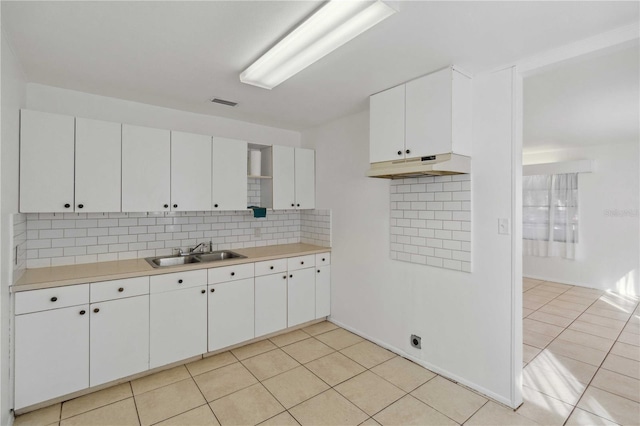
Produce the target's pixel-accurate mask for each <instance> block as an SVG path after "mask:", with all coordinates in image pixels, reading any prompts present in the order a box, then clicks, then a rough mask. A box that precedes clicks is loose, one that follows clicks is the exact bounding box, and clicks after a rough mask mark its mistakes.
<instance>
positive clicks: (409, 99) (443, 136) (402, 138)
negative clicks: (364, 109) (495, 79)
mask: <svg viewBox="0 0 640 426" xmlns="http://www.w3.org/2000/svg"><path fill="white" fill-rule="evenodd" d="M471 90H472V88H471V79H470V78H469V77H467V76H465V75H464V74H462V73H460V72H459V71H457V70H456V69H455V68H452V67H449V68H446V69H443V70H440V71H437V72H435V73H432V74H429V75H426V76H424V77H420V78H418V79H416V80H413V81H410V82H408V83H406V84H403V85H400V86H397V87H394V88H392V89H389V90H385V91H384V92H381V93H378V94H375V95H372V96H371V97H370V99H369V103H370V116H369V119H370V124H369V131H370V134H369V150H370V151H369V153H370V162H371V163H377V162H383V161H393V160H403V159H407V158H419V157H424V156H431V155H437V154H447V153H455V154H460V155H466V156H471V118H472V117H471Z"/></svg>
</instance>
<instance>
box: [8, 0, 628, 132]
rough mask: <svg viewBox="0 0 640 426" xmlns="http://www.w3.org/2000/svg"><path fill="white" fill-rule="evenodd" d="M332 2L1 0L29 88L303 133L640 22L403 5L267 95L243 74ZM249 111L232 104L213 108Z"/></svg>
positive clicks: (624, 14) (604, 9) (546, 9)
mask: <svg viewBox="0 0 640 426" xmlns="http://www.w3.org/2000/svg"><path fill="white" fill-rule="evenodd" d="M320 4H321V2H319V1H306V2H305V1H256V2H250V1H229V2H224V1H195V2H187V1H181V2H154V1H148V2H147V1H143V2H137V1H136V2H128V1H120V2H93V1H84V2H54V1H46V2H32V1H19V2H12V1H2V27H3V31H4V32H5V34H6V35H7V36H8V38H9V40H10V44H11V45H12V46H13V48H14V50H15V52H16V54H17V56H18V59H19V61H20V62H21V64H22V65H23V68H24V71H25V73H26V76H27V79H28V80H29V81H30V82H37V83H41V84H46V85H51V86H57V87H62V88H67V89H74V90H79V91H83V92H88V93H94V94H99V95H104V96H111V97H116V98H122V99H127V100H133V101H138V102H143V103H148V104H153V105H159V106H165V107H170V108H176V109H181V110H185V111H192V112H197V113H204V114H211V115H218V116H223V117H229V118H236V119H240V120H245V121H250V122H254V123H260V124H266V125H270V126H275V127H281V128H287V129H293V130H301V129H305V128H310V127H314V126H318V125H321V124H324V123H326V122H328V121H331V120H333V119H336V118H339V117H342V116H345V115H348V114H350V113H354V112H357V111H361V110H363V109H365V108H366V107H367V101H368V96H369V95H370V94H372V93H376V92H378V91H381V90H384V89H386V88H389V87H391V86H394V85H397V84H399V83H402V82H404V81H407V80H410V79H412V78H415V77H417V76H420V75H423V74H426V73H429V72H431V71H435V70H438V69H440V68H443V67H445V66H447V65H449V64H455V65H457V66H459V67H460V68H461V69H463V70H465V71H467V72H470V73H477V72H480V71H485V70H489V69H493V68H494V67H496V66H499V65H503V64H509V63H512V62H514V61H516V60H518V59H521V58H525V57H528V56H532V55H534V54H536V53H539V52H543V51H546V50H548V49H551V48H554V47H557V46H560V45H563V44H567V43H571V42H574V41H577V40H580V39H583V38H586V37H589V36H592V35H595V34H599V33H602V32H605V31H609V30H611V29H614V28H617V27H621V26H624V25H628V24H631V23H634V22H637V21H638V15H639V11H640V9H639V3H638V2H612V1H603V2H590V1H587V2H558V1H554V2H421V1H410V2H400V4H399V7H400V11H399V12H398V13H397V14H395V15H394V16H392V17H390V18H389V19H387V20H385V21H384V22H382V23H381V24H379V25H378V26H376V27H374V28H373V29H371V30H369V31H368V32H366V33H364V34H362V35H360V36H359V37H357V38H356V39H354V40H352V41H351V42H349V43H347V44H346V45H344V46H342V47H341V48H340V49H338V50H336V51H334V52H333V53H331V54H329V55H327V56H326V57H324V58H323V59H321V60H320V61H319V62H317V63H315V64H313V65H311V66H310V67H308V68H307V69H305V70H303V71H302V72H300V73H299V74H298V75H296V76H294V77H293V78H291V79H289V80H288V81H286V82H284V83H283V84H282V85H280V86H278V87H276V88H275V89H274V90H271V91H269V90H265V89H260V88H257V87H253V86H248V85H244V84H242V83H240V81H239V79H238V75H239V73H240V72H241V71H242V70H244V69H245V68H246V67H247V66H248V65H249V64H250V63H251V62H252V61H253V60H255V59H257V58H258V57H259V56H260V55H261V54H262V53H263V52H265V51H266V50H268V48H269V47H271V46H272V45H273V43H274V42H276V41H277V40H278V39H279V38H281V37H282V36H283V35H285V34H286V33H287V32H288V31H289V30H291V29H292V27H294V26H295V25H296V24H297V23H298V22H300V21H301V20H302V19H304V17H306V16H308V15H309V14H310V13H312V12H313V11H314V10H315V9H317V8H318V7H319V5H320ZM212 97H218V98H222V99H227V100H231V101H236V102H239V106H237V107H235V108H229V107H225V106H220V105H214V104H211V103H210V102H208V100H209V99H210V98H212Z"/></svg>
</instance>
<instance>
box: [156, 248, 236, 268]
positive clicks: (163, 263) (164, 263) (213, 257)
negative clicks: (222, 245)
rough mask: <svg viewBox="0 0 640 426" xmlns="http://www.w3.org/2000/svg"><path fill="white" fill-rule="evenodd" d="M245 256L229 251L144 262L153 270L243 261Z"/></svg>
mask: <svg viewBox="0 0 640 426" xmlns="http://www.w3.org/2000/svg"><path fill="white" fill-rule="evenodd" d="M246 257H247V256H243V255H241V254H238V253H235V252H233V251H230V250H220V251H214V252H211V253H199V254H188V255H176V256H158V257H147V258H146V259H145V260H146V261H147V263H149V265H151V266H153V267H154V268H166V267H168V266H178V265H188V264H191V263H209V262H218V261H221V260H229V259H243V258H246Z"/></svg>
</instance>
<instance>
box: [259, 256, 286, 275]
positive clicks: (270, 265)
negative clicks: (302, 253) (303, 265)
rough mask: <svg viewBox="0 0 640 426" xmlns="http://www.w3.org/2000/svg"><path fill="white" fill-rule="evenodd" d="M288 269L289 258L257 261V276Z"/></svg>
mask: <svg viewBox="0 0 640 426" xmlns="http://www.w3.org/2000/svg"><path fill="white" fill-rule="evenodd" d="M286 270H287V259H275V260H267V261H265V262H256V277H260V276H262V275H270V274H277V273H279V272H285V271H286Z"/></svg>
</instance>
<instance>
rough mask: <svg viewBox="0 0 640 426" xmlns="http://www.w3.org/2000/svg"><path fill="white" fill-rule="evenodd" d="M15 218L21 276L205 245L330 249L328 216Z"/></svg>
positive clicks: (84, 215)
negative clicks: (293, 245) (38, 270)
mask: <svg viewBox="0 0 640 426" xmlns="http://www.w3.org/2000/svg"><path fill="white" fill-rule="evenodd" d="M251 180H252V179H250V181H251ZM253 180H255V179H253ZM256 181H257V180H256ZM251 185H252V183H251V182H250V186H251ZM253 185H254V186H255V188H253V191H254V195H253V196H252V195H249V197H248V201H249V202H250V203H251V205H259V203H260V193H259V191H260V185H259V182H257V183H255V182H254V183H253ZM255 194H257V195H255ZM252 197H253V198H252ZM15 216H16V218H15V219H14V220H17V222H14V241H15V242H16V244H20V247H21V249H20V250H19V255H20V256H21V257H20V259H21V265H22V266H21V268H22V270H24V268H25V267H28V268H39V267H47V266H58V265H70V264H76V263H90V262H107V261H114V260H124V259H134V258H141V257H150V256H163V255H170V254H172V252H173V249H175V248H183V249H184V248H186V247H189V246H195V245H196V244H198V243H200V242H205V243H208V242H209V241H211V242H212V244H213V249H214V250H221V249H236V248H246V247H262V246H267V245H274V244H290V243H298V242H304V243H309V244H316V245H320V246H324V247H330V246H331V212H330V211H329V210H303V211H271V210H269V211H268V212H267V217H266V218H254V217H253V212H252V211H250V210H247V211H236V212H210V211H207V212H164V213H157V212H154V213H64V214H59V213H56V214H53V213H51V214H49V213H41V214H28V215H15ZM14 269H16V268H14ZM19 273H21V272H19ZM19 273H18V272H16V273H15V274H14V276H17V275H18V274H19ZM16 279H17V278H16Z"/></svg>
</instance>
